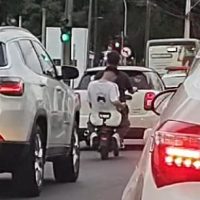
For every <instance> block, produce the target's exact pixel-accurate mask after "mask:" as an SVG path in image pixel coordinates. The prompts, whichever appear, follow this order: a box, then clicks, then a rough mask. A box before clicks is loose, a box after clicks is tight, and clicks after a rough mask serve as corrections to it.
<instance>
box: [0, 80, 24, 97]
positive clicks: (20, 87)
mask: <svg viewBox="0 0 200 200" xmlns="http://www.w3.org/2000/svg"><path fill="white" fill-rule="evenodd" d="M23 93H24V84H23V82H22V80H21V79H19V78H0V94H3V95H9V96H21V95H23Z"/></svg>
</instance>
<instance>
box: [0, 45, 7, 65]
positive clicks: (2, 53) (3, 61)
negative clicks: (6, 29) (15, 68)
mask: <svg viewBox="0 0 200 200" xmlns="http://www.w3.org/2000/svg"><path fill="white" fill-rule="evenodd" d="M7 64H8V63H7V57H6V47H5V44H4V43H0V67H3V66H6V65H7Z"/></svg>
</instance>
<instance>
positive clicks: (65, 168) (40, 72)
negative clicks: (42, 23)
mask: <svg viewBox="0 0 200 200" xmlns="http://www.w3.org/2000/svg"><path fill="white" fill-rule="evenodd" d="M77 76H78V71H77V70H76V69H75V68H72V67H62V76H58V73H57V70H56V68H55V66H54V64H53V62H52V61H51V59H50V57H49V56H48V54H47V52H46V51H45V49H44V48H43V46H42V45H41V43H40V42H39V41H38V39H37V38H35V37H34V36H33V35H32V34H31V33H29V32H28V31H27V30H24V29H20V28H16V27H1V28H0V172H11V173H12V174H13V181H14V183H15V184H16V189H17V191H18V193H19V194H20V195H21V194H22V195H26V196H37V195H39V193H40V190H41V186H42V182H43V175H44V164H45V161H51V162H53V168H54V174H55V178H56V180H57V181H59V182H74V181H76V179H77V177H78V174H79V158H80V157H79V156H80V154H79V142H78V137H77V132H76V126H77V123H78V121H79V110H78V107H79V106H78V104H77V97H76V95H75V94H74V92H73V91H72V90H71V89H70V88H69V87H68V86H67V85H66V84H65V83H64V82H63V81H62V80H64V79H70V78H76V77H77Z"/></svg>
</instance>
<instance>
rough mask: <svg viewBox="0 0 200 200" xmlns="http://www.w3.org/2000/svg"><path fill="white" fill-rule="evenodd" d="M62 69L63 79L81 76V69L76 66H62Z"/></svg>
mask: <svg viewBox="0 0 200 200" xmlns="http://www.w3.org/2000/svg"><path fill="white" fill-rule="evenodd" d="M61 70H62V79H63V80H71V79H76V78H78V76H79V71H78V69H77V68H75V67H70V66H62V69H61Z"/></svg>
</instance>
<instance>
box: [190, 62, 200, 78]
mask: <svg viewBox="0 0 200 200" xmlns="http://www.w3.org/2000/svg"><path fill="white" fill-rule="evenodd" d="M199 67H200V58H196V59H195V61H194V62H193V65H192V67H191V68H190V70H189V75H191V74H192V73H193V72H195V71H196V69H197V68H199Z"/></svg>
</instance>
